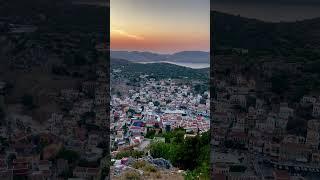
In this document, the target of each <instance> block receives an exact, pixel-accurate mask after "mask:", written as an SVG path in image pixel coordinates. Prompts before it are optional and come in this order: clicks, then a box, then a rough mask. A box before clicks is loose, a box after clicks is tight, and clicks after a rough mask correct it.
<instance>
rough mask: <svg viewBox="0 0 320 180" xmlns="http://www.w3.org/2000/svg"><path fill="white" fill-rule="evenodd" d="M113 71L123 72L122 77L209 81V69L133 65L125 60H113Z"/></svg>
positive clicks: (162, 65) (172, 65)
mask: <svg viewBox="0 0 320 180" xmlns="http://www.w3.org/2000/svg"><path fill="white" fill-rule="evenodd" d="M110 64H111V69H113V70H114V69H118V70H121V75H123V76H125V77H129V78H137V77H139V76H140V75H143V74H147V75H152V76H154V77H155V78H160V79H161V78H188V79H197V80H208V79H209V68H205V69H192V68H187V67H182V66H178V65H174V64H169V63H149V64H140V63H133V62H130V61H127V60H123V59H114V58H111V63H110Z"/></svg>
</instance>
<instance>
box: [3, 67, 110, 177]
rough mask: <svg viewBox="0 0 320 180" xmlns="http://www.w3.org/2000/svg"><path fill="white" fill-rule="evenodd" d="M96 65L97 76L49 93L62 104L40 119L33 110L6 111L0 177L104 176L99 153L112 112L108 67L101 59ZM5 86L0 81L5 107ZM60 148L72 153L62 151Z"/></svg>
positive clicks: (102, 148) (101, 155)
mask: <svg viewBox="0 0 320 180" xmlns="http://www.w3.org/2000/svg"><path fill="white" fill-rule="evenodd" d="M95 69H96V80H92V81H90V80H88V81H84V82H82V83H81V87H80V88H74V89H61V90H60V91H59V92H57V93H55V94H54V95H51V96H53V99H54V101H55V102H56V103H57V104H59V107H61V109H59V110H58V111H57V112H53V113H52V114H51V115H49V117H48V118H47V119H45V120H44V121H42V122H38V121H36V120H35V119H34V118H33V116H31V115H30V114H20V113H18V112H16V113H13V112H12V111H6V115H5V117H3V118H4V119H3V121H2V123H1V124H0V139H1V140H0V150H1V153H0V154H1V155H0V179H12V178H13V179H14V178H18V177H27V178H29V179H66V178H69V177H74V179H77V178H78V179H99V178H100V174H101V173H100V172H101V167H100V159H101V158H103V156H104V151H107V149H104V148H105V147H107V146H103V145H101V144H103V142H104V141H105V139H104V137H106V136H107V135H106V131H105V130H106V129H108V117H109V116H108V114H107V107H108V104H107V84H106V82H107V73H106V71H107V67H106V65H105V63H97V64H96V65H95ZM5 86H6V83H5V82H0V91H1V94H0V97H2V98H1V99H2V101H1V104H2V105H1V107H2V108H3V107H5V101H3V97H5V96H6V91H5V90H4V89H5ZM3 109H5V108H3ZM21 112H24V111H21ZM44 117H45V116H44ZM106 142H107V141H106ZM106 144H108V143H106ZM62 151H68V152H72V153H71V154H73V155H70V153H69V155H68V153H66V154H67V155H61V154H60V152H62ZM75 154H76V155H75ZM66 156H71V157H66ZM72 157H76V158H77V159H75V160H73V158H72ZM79 161H82V162H84V163H82V164H78V163H79Z"/></svg>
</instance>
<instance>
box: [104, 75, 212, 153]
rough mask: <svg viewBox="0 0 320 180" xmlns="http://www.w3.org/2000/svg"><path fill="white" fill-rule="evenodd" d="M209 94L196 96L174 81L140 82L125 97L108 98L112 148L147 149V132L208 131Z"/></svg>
mask: <svg viewBox="0 0 320 180" xmlns="http://www.w3.org/2000/svg"><path fill="white" fill-rule="evenodd" d="M209 107H210V95H209V93H208V92H204V93H203V94H201V95H200V94H195V93H194V92H193V88H192V86H190V85H187V84H180V83H179V84H178V83H177V80H171V79H165V80H159V81H156V80H154V79H153V78H150V79H148V78H147V77H145V80H142V81H141V82H140V87H138V88H135V89H130V90H129V92H128V94H126V95H122V96H121V97H119V95H117V94H114V95H112V97H111V108H112V109H111V124H110V129H111V131H112V133H111V147H112V149H113V150H116V151H117V150H118V151H119V150H121V149H126V148H130V147H135V148H140V149H141V146H142V147H146V146H147V145H146V143H145V142H149V139H148V138H150V137H146V136H147V134H148V132H150V131H154V132H155V133H156V134H157V133H162V132H167V131H171V130H173V129H175V128H183V129H185V130H186V132H189V133H191V134H192V133H202V132H206V131H208V130H209V129H210V120H209V114H210V108H209Z"/></svg>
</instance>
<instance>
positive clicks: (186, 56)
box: [111, 51, 210, 63]
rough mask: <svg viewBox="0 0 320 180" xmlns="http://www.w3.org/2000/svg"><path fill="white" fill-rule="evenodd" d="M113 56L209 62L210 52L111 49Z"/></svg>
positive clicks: (136, 60)
mask: <svg viewBox="0 0 320 180" xmlns="http://www.w3.org/2000/svg"><path fill="white" fill-rule="evenodd" d="M111 57H112V58H115V59H126V60H129V61H133V62H157V61H171V62H188V63H209V59H210V53H209V52H204V51H182V52H177V53H174V54H157V53H151V52H139V51H111Z"/></svg>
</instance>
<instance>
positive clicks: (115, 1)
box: [110, 0, 210, 53]
mask: <svg viewBox="0 0 320 180" xmlns="http://www.w3.org/2000/svg"><path fill="white" fill-rule="evenodd" d="M110 10H111V14H110V15H111V16H110V19H111V23H110V24H111V31H110V32H111V49H112V50H128V51H151V52H158V53H174V52H178V51H188V50H200V51H209V49H210V0H201V1H199V0H110Z"/></svg>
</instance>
